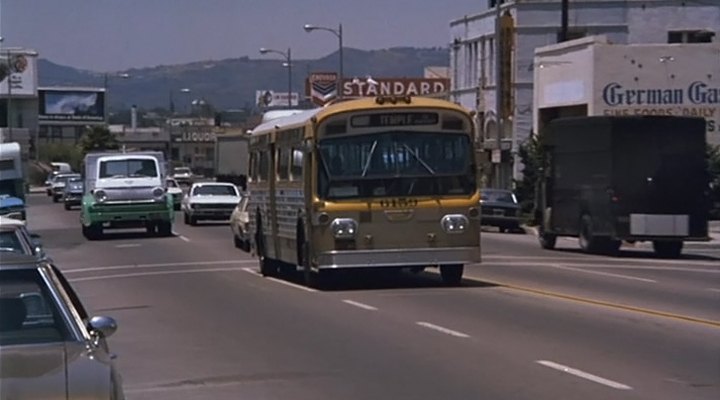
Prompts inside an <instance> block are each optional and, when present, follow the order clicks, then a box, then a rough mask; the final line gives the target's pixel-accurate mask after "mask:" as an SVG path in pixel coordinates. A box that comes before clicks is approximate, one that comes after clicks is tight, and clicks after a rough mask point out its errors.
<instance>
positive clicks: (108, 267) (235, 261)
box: [62, 260, 257, 274]
mask: <svg viewBox="0 0 720 400" xmlns="http://www.w3.org/2000/svg"><path fill="white" fill-rule="evenodd" d="M255 263H257V260H226V261H188V262H174V263H160V264H128V265H111V266H107V267H90V268H75V269H63V270H62V272H63V273H65V274H72V273H80V272H92V271H112V270H115V269H136V268H164V267H182V266H190V265H228V264H255Z"/></svg>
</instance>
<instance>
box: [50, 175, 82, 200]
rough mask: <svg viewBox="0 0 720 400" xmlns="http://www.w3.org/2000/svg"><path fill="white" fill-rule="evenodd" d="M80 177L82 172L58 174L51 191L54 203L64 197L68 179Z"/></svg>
mask: <svg viewBox="0 0 720 400" xmlns="http://www.w3.org/2000/svg"><path fill="white" fill-rule="evenodd" d="M71 178H80V174H57V175H55V178H53V180H52V185H51V186H50V191H51V192H52V199H53V203H57V202H59V201H60V199H62V197H63V191H64V190H65V185H66V184H67V181H68V179H71Z"/></svg>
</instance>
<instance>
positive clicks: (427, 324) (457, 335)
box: [416, 321, 470, 338]
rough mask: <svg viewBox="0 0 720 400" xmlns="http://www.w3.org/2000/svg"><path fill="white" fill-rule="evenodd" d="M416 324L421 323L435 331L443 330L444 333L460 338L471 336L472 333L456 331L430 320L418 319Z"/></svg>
mask: <svg viewBox="0 0 720 400" xmlns="http://www.w3.org/2000/svg"><path fill="white" fill-rule="evenodd" d="M416 324H417V325H420V326H422V327H425V328H429V329H432V330H434V331H438V332H442V333H444V334H446V335H450V336H455V337H459V338H469V337H470V335H467V334H465V333H462V332H458V331H454V330H452V329H448V328H445V327H442V326H440V325H435V324H431V323H429V322H424V321H418V322H416Z"/></svg>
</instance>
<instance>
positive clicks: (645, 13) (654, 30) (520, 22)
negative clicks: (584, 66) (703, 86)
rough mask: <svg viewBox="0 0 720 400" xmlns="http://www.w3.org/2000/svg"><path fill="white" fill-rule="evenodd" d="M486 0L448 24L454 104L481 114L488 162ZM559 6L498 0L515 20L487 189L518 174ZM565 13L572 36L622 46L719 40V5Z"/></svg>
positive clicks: (612, 5)
mask: <svg viewBox="0 0 720 400" xmlns="http://www.w3.org/2000/svg"><path fill="white" fill-rule="evenodd" d="M486 2H487V3H486V4H485V5H484V10H482V11H480V12H479V13H477V14H472V15H466V16H464V17H462V18H459V19H456V20H454V21H451V22H450V35H451V44H450V50H451V52H450V76H451V80H452V86H451V100H454V101H456V102H458V103H460V104H461V105H463V106H465V107H466V108H468V109H470V110H476V111H477V112H478V122H479V124H478V125H479V132H478V134H479V135H480V140H482V141H483V146H484V148H485V149H486V155H487V160H488V161H489V160H491V157H490V153H491V150H492V149H493V148H496V144H495V142H496V141H495V140H494V138H495V137H496V136H497V128H496V127H497V124H496V118H495V108H496V107H495V83H496V79H495V75H496V74H495V61H496V52H495V45H496V41H495V16H496V8H495V3H496V0H486ZM560 4H561V0H505V1H502V4H501V11H502V13H505V12H508V13H509V14H510V15H511V16H512V21H513V25H514V26H513V28H512V29H513V30H512V32H513V35H512V39H513V42H514V43H513V45H512V47H511V61H510V63H509V64H510V67H511V71H509V76H510V79H511V91H510V94H511V96H510V99H511V100H512V105H511V108H512V112H511V115H510V116H509V118H508V122H507V123H506V126H505V129H503V132H502V140H501V144H502V146H501V147H502V149H503V151H502V157H501V159H500V160H501V161H502V162H501V163H496V164H493V165H492V171H490V173H488V176H489V183H488V184H489V185H492V186H504V187H509V186H510V185H511V181H512V179H513V178H514V179H519V178H521V176H522V167H521V165H520V163H519V161H518V159H517V156H516V151H517V148H518V146H519V144H521V143H522V142H523V141H524V140H525V139H526V138H527V137H528V135H529V134H530V132H531V130H532V114H533V111H532V110H533V74H534V69H535V68H536V65H535V64H534V55H535V54H534V52H535V49H536V48H538V47H543V46H547V45H550V44H553V43H557V41H558V36H559V31H560V25H561V7H560ZM568 16H569V18H568V22H569V37H570V38H579V37H585V36H591V35H605V36H606V37H607V39H608V41H610V42H612V43H620V44H627V43H681V42H682V43H688V42H718V41H720V34H719V32H720V1H718V0H570V1H569V13H568ZM580 72H581V71H578V70H575V71H572V70H570V71H568V73H569V74H574V73H580ZM498 155H500V154H495V156H496V157H495V160H496V161H497V160H498V157H497V156H498ZM486 170H488V168H487V166H486Z"/></svg>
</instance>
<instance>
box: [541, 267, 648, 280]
mask: <svg viewBox="0 0 720 400" xmlns="http://www.w3.org/2000/svg"><path fill="white" fill-rule="evenodd" d="M548 267H551V268H556V269H563V270H567V271H575V272H583V273H586V274H593V275H602V276H609V277H612V278H621V279H629V280H634V281H640V282H648V283H657V281H656V280H654V279H647V278H638V277H637V276H630V275H621V274H613V273H610V272H600V271H590V270H586V269H581V268H573V267H565V266H562V265H557V264H555V265H548Z"/></svg>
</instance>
